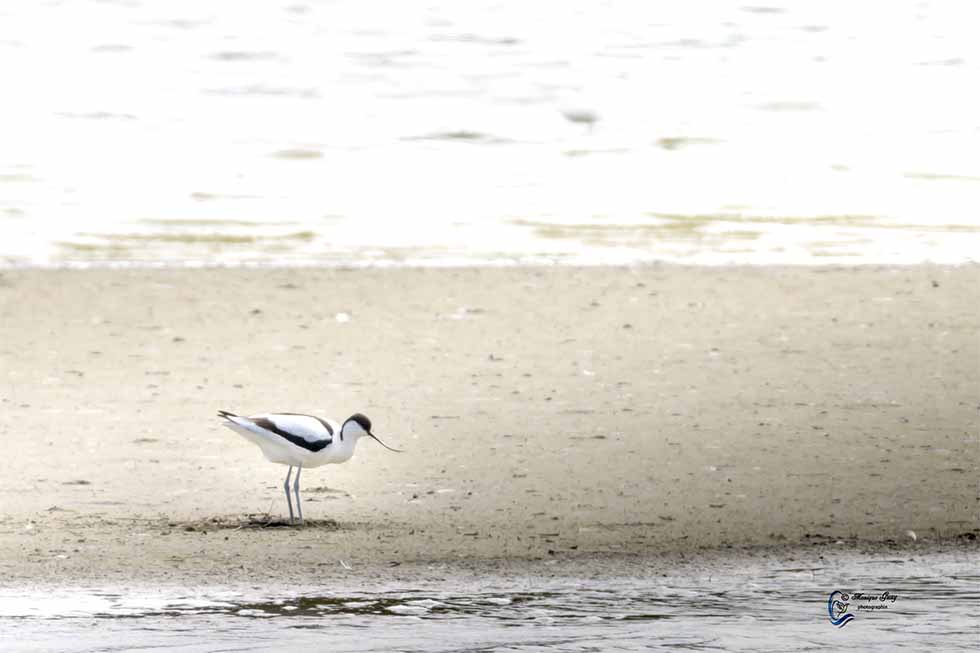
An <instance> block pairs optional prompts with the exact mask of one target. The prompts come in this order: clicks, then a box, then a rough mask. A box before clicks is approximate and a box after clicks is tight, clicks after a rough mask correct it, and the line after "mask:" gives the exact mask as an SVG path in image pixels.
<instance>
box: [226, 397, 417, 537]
mask: <svg viewBox="0 0 980 653" xmlns="http://www.w3.org/2000/svg"><path fill="white" fill-rule="evenodd" d="M218 415H219V416H221V417H224V418H225V421H224V422H223V423H224V425H225V426H227V427H228V428H230V429H231V430H232V431H235V432H236V433H239V434H241V435H242V436H244V437H245V439H246V440H249V441H251V442H254V443H255V444H257V445H259V448H260V449H262V453H263V454H264V455H265V457H266V458H267V459H268V460H269V461H270V462H274V463H279V464H280V465H288V466H289V471H288V472H286V481H285V483H283V489H284V490H285V491H286V503H287V504H288V505H289V521H290V522H292V521H293V519H294V518H293V502H292V499H291V498H290V496H289V477H290V476H291V475H292V473H293V467H295V468H296V480H295V481H294V482H293V493H294V494H295V495H296V511H297V512H298V513H299V522H300V523H303V506H302V504H301V503H300V498H299V475H300V473H301V472H302V471H303V469H304V468H306V467H320V466H321V465H329V464H331V463H344V462H347V461H348V460H350V459H351V456H353V455H354V446H355V445H356V444H357V441H358V440H359V439H360V438H361V437H363V436H365V435H366V436H369V437H372V438H374V439H375V440H377V441H378V443H379V444H381V446H383V447H384V448H385V449H391V450H392V451H400V450H399V449H393V448H392V447H389V446H388V445H386V444H385V443H384V442H381V440H380V439H378V436H376V435H375V434H374V433H372V432H371V420H369V419H368V418H367V417H365V416H364V415H362V414H360V413H355V414H353V415H351V416H350V417H348V418H347V420H346V421H345V422H344V423H343V425H342V426H339V425H338V424H337V423H336V422H335V421H333V420H330V419H323V418H320V417H316V416H314V415H301V414H298V413H261V414H259V415H252V416H250V417H243V416H241V415H236V414H235V413H229V412H228V411H226V410H219V411H218Z"/></svg>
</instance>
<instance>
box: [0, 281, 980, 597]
mask: <svg viewBox="0 0 980 653" xmlns="http://www.w3.org/2000/svg"><path fill="white" fill-rule="evenodd" d="M978 276H980V267H978V266H976V265H961V266H932V265H915V266H900V267H897V266H869V267H864V266H860V267H850V266H848V267H843V266H820V267H806V266H799V267H797V266H793V267H761V266H760V267H755V266H726V267H683V266H676V265H660V264H653V265H649V266H648V265H642V266H631V267H615V268H611V267H601V266H599V267H575V268H572V267H553V266H542V267H488V268H386V269H356V270H349V269H339V268H338V269H334V268H291V267H290V268H248V267H242V268H221V267H219V268H206V269H183V268H182V269H127V270H106V269H87V270H50V269H45V270H39V269H30V270H22V269H4V270H2V271H0V343H3V344H0V369H2V370H3V376H2V377H0V407H2V408H3V409H4V413H5V415H6V416H7V417H6V419H5V420H3V424H0V438H2V439H3V440H4V441H7V442H8V444H9V443H15V446H8V454H7V456H6V457H5V458H4V460H3V461H2V462H0V500H2V503H3V506H4V508H3V510H2V511H0V575H2V577H3V578H4V579H5V582H7V583H30V582H42V581H47V582H52V583H66V582H67V583H71V582H80V581H83V580H85V581H86V582H98V579H100V578H101V579H103V580H104V581H111V579H126V580H129V581H134V580H136V581H138V580H140V579H142V580H144V581H146V582H152V583H157V582H160V583H169V582H176V583H180V582H190V583H195V584H201V583H203V584H212V583H215V582H219V581H222V580H227V579H231V578H235V577H238V576H239V575H240V576H241V577H242V578H243V579H244V578H249V579H258V580H267V581H273V580H275V579H293V580H297V579H300V578H302V577H303V576H304V575H305V574H308V573H309V570H311V569H319V570H322V571H324V572H328V571H329V569H333V568H336V569H339V570H340V571H341V572H343V571H344V569H343V567H341V566H340V563H339V562H338V560H345V561H346V562H349V564H351V565H353V566H355V567H358V566H359V567H360V568H365V567H367V568H371V569H378V570H380V569H384V568H386V566H387V565H389V564H396V565H397V566H395V567H392V569H396V570H397V569H402V570H403V571H404V570H406V569H409V568H412V569H415V568H417V565H428V564H435V563H437V562H439V561H441V562H444V563H446V564H454V565H456V564H459V565H463V566H465V565H466V564H472V565H477V566H478V565H481V564H486V563H488V562H490V561H501V560H504V561H506V560H511V561H528V560H530V561H532V562H531V563H527V565H528V566H533V567H540V566H541V562H542V561H544V562H548V561H549V560H551V561H559V562H558V563H557V564H562V565H564V564H566V563H568V561H572V560H582V561H584V562H582V565H583V568H588V567H589V566H590V565H591V566H592V567H593V568H595V569H600V568H604V565H603V563H601V560H604V559H620V560H628V559H646V560H656V559H658V556H668V557H669V556H670V555H672V554H675V553H677V552H683V551H694V552H702V553H703V554H704V555H710V552H712V551H719V552H724V551H726V550H727V549H726V547H732V548H733V549H735V550H738V551H741V550H752V551H765V550H767V548H766V547H775V550H777V551H788V552H792V551H794V550H795V549H794V547H798V546H801V545H805V544H806V543H807V542H808V541H820V542H836V541H838V540H842V541H844V542H853V543H854V544H855V546H868V547H871V548H879V549H881V550H887V549H888V547H889V546H891V545H889V544H888V543H887V542H886V541H887V540H892V541H894V542H903V541H906V540H909V541H911V540H912V537H911V536H910V535H908V533H909V532H913V533H915V534H916V540H917V542H918V543H917V544H913V546H915V547H920V548H921V547H928V546H931V545H934V544H938V546H940V547H945V546H952V544H951V542H954V541H955V540H956V538H957V537H960V536H962V537H963V538H964V539H965V538H967V537H968V536H969V535H971V534H972V535H973V536H974V537H975V536H976V534H977V533H978V522H977V518H976V487H975V481H974V482H971V479H975V478H976V477H977V474H978V472H980V451H978V446H977V436H976V432H977V426H978V418H977V412H976V408H977V404H976V401H977V400H976V397H977V396H978V391H980V370H978V366H977V365H976V361H977V360H978V356H980V351H978V350H980V347H978V343H977V340H976V333H977V332H978V329H980V290H978V284H977V280H978ZM341 315H344V316H346V318H339V317H338V316H341ZM217 409H228V410H238V411H243V412H245V413H254V412H261V411H263V410H286V411H289V410H295V411H297V412H312V413H315V414H319V415H323V416H328V417H333V418H335V419H336V418H341V419H342V418H343V417H344V416H346V414H349V413H352V412H356V411H360V412H365V413H366V414H368V415H369V416H370V417H371V418H372V421H374V423H375V425H376V430H377V432H378V433H379V435H381V436H382V438H384V439H385V440H386V442H388V443H389V444H391V445H392V446H396V447H399V446H401V447H402V448H406V449H408V452H407V453H405V454H392V453H390V452H386V451H384V450H382V449H381V448H380V447H375V448H372V447H370V443H365V444H363V445H362V446H361V447H359V448H358V451H357V453H356V454H355V457H354V459H353V460H352V461H351V462H349V463H347V464H345V465H340V466H328V467H325V468H319V469H315V470H310V472H308V473H306V474H304V476H303V481H304V485H303V496H304V499H305V501H304V503H305V504H306V505H305V506H304V513H305V514H306V516H307V517H308V518H310V519H312V520H313V521H316V522H319V523H320V526H319V527H316V526H314V527H312V528H305V529H282V528H269V529H248V528H245V529H240V530H239V529H238V528H237V525H236V520H240V519H241V517H242V516H243V515H247V514H261V513H263V512H264V511H265V510H267V509H268V510H269V511H270V513H269V514H271V515H272V516H273V517H276V516H278V515H279V514H280V513H282V512H284V511H285V501H284V498H283V496H282V491H281V483H282V478H283V477H284V476H285V469H284V468H280V466H277V465H273V464H271V463H268V462H266V461H265V460H264V459H263V458H262V457H261V455H260V453H259V452H258V450H257V449H255V448H254V447H253V446H252V445H250V444H249V443H247V442H245V441H244V440H242V439H240V438H237V436H235V434H233V433H231V432H226V430H225V429H222V428H221V427H220V424H219V422H218V420H217V419H216V418H213V415H214V412H215V410H217ZM213 520H217V522H215V521H213ZM331 520H336V522H335V523H336V524H337V525H339V526H335V525H334V522H333V521H331ZM209 524H211V525H212V526H213V527H209ZM218 526H221V528H218ZM188 527H190V528H193V529H194V530H186V529H187V528H188ZM204 531H207V534H204ZM974 541H975V540H974ZM284 542H288V547H287V548H285V549H284ZM970 546H972V545H968V546H967V550H971V551H972V550H974V549H970ZM549 552H550V553H549ZM791 555H792V554H791ZM617 556H621V557H620V558H617ZM321 563H322V564H321ZM491 564H492V565H498V566H499V565H501V564H502V563H499V562H497V563H491ZM520 564H521V565H524V564H525V563H524V562H521V563H520ZM574 564H578V563H574Z"/></svg>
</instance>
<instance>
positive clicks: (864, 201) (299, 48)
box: [0, 0, 980, 265]
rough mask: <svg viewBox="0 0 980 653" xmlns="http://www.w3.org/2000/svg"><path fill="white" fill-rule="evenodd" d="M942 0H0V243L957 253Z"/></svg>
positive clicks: (965, 189)
mask: <svg viewBox="0 0 980 653" xmlns="http://www.w3.org/2000/svg"><path fill="white" fill-rule="evenodd" d="M971 9H972V5H971V3H969V2H965V1H964V2H956V1H948V0H944V1H942V2H938V1H935V2H930V1H928V0H926V1H921V2H920V1H915V2H913V1H902V2H892V3H889V4H888V5H887V10H885V9H884V8H883V7H881V6H878V5H875V6H874V7H872V6H871V5H867V6H862V7H860V8H856V7H855V6H854V4H853V3H847V2H822V3H813V2H803V1H799V2H797V1H791V0H781V1H774V2H767V3H764V5H758V4H752V3H743V4H740V3H730V2H720V1H719V2H713V3H688V2H682V1H680V0H671V1H669V2H656V3H651V2H626V1H611V2H602V3H599V2H595V3H584V4H574V5H555V4H552V3H543V4H532V5H531V6H528V5H527V4H526V3H517V4H501V5H498V4H491V3H482V2H472V1H460V0H453V2H442V1H438V0H437V1H435V2H424V3H423V2H399V3H385V4H377V3H372V2H354V1H341V2H320V1H315V0H311V1H304V0H300V1H296V0H281V1H280V2H264V3H246V4H243V3H239V2H230V1H228V0H204V1H196V2H165V3H162V2H149V1H140V0H121V1H118V2H109V1H101V0H89V1H82V0H79V1H73V2H57V1H55V2H45V3H36V2H6V3H4V4H3V6H2V7H0V73H2V75H3V79H4V96H5V98H7V100H8V101H6V102H4V103H3V109H2V110H0V143H3V147H2V148H0V264H3V265H28V264H34V265H52V264H53V265H60V264H67V263H78V264H85V263H89V264H91V263H96V264H133V263H143V264H159V263H166V264H183V263H189V264H244V263H266V264H269V263H272V264H322V265H340V264H343V265H348V264H371V265H414V264H421V265H445V264H460V263H461V264H507V263H514V262H559V263H561V262H570V263H604V262H620V263H621V262H630V261H650V260H665V261H679V262H686V263H709V264H710V263H725V262H746V263H817V264H820V263H839V262H845V263H876V262H902V263H910V262H921V261H934V262H946V263H948V262H961V261H966V260H975V259H976V256H977V254H976V252H978V251H980V211H978V207H980V159H978V158H977V157H976V156H975V153H976V152H977V151H980V131H978V130H977V129H976V116H977V115H978V114H980V95H978V94H977V93H976V92H975V90H974V88H975V86H976V84H975V80H976V79H977V78H978V76H980V40H978V39H976V38H975V30H974V29H973V25H974V21H972V20H971V17H972V15H973V12H972V11H971ZM81 24H84V25H85V26H86V27H85V29H83V30H80V29H77V26H78V25H81Z"/></svg>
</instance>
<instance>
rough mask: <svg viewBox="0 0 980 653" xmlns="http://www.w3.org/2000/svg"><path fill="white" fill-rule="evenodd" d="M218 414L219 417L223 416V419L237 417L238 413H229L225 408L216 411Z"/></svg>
mask: <svg viewBox="0 0 980 653" xmlns="http://www.w3.org/2000/svg"><path fill="white" fill-rule="evenodd" d="M218 416H219V417H224V418H225V419H231V418H232V417H238V415H236V414H235V413H230V412H228V411H227V410H219V411H218Z"/></svg>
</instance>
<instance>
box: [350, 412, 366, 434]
mask: <svg viewBox="0 0 980 653" xmlns="http://www.w3.org/2000/svg"><path fill="white" fill-rule="evenodd" d="M347 421H348V422H357V423H358V425H359V426H360V427H361V428H362V429H364V430H365V431H367V432H368V433H370V432H371V420H369V419H368V418H367V415H362V414H361V413H354V414H353V415H351V416H350V417H348V418H347Z"/></svg>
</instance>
